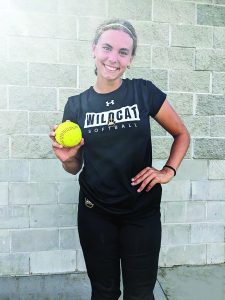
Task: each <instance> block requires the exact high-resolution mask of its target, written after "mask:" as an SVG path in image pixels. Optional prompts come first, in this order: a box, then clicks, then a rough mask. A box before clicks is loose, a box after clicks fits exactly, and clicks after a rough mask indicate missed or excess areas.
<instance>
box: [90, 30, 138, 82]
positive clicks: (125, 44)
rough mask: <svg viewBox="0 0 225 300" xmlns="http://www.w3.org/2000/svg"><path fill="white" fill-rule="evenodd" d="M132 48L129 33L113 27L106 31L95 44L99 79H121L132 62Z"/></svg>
mask: <svg viewBox="0 0 225 300" xmlns="http://www.w3.org/2000/svg"><path fill="white" fill-rule="evenodd" d="M132 50H133V40H132V38H131V37H130V36H129V34H127V33H126V32H124V31H121V30H113V29H109V30H107V31H104V32H103V33H102V34H101V36H100V38H99V40H98V43H97V45H93V55H94V57H95V64H96V68H97V74H98V75H97V76H98V79H105V80H114V81H115V80H118V79H120V78H121V76H122V75H123V73H124V71H125V70H126V68H127V66H128V65H130V64H131V62H132V59H133V56H132Z"/></svg>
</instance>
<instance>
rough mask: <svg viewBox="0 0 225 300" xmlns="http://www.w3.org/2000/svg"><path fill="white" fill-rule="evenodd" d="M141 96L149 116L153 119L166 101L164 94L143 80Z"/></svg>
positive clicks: (149, 82)
mask: <svg viewBox="0 0 225 300" xmlns="http://www.w3.org/2000/svg"><path fill="white" fill-rule="evenodd" d="M143 85H144V87H143V96H144V99H145V102H146V105H147V107H148V111H149V115H150V116H151V117H153V118H154V117H155V115H156V114H157V113H158V112H159V110H160V108H161V106H162V105H163V103H164V101H165V100H166V94H165V93H164V92H163V91H161V90H160V89H159V88H158V87H157V86H155V85H154V84H153V83H152V82H151V81H148V80H143Z"/></svg>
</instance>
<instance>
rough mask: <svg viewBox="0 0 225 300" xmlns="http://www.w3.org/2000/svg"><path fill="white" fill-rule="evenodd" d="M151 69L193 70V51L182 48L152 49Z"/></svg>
mask: <svg viewBox="0 0 225 300" xmlns="http://www.w3.org/2000/svg"><path fill="white" fill-rule="evenodd" d="M152 67H153V68H158V69H160V68H161V69H184V70H193V68H194V49H191V48H182V47H170V48H166V47H153V48H152Z"/></svg>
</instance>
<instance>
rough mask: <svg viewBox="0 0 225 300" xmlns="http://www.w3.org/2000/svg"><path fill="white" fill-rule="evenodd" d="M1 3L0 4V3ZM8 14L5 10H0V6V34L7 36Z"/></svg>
mask: <svg viewBox="0 0 225 300" xmlns="http://www.w3.org/2000/svg"><path fill="white" fill-rule="evenodd" d="M0 3H7V2H6V1H3V0H2V1H1V2H0ZM0 5H1V4H0ZM8 20H9V18H8V14H7V13H6V10H4V9H3V10H1V7H0V36H5V37H6V36H7V35H8V23H9V22H8Z"/></svg>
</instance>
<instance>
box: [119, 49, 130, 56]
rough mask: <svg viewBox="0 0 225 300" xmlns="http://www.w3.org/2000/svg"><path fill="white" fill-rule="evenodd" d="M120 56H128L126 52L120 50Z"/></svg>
mask: <svg viewBox="0 0 225 300" xmlns="http://www.w3.org/2000/svg"><path fill="white" fill-rule="evenodd" d="M120 55H121V56H125V55H128V52H127V51H126V50H121V51H120Z"/></svg>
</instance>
